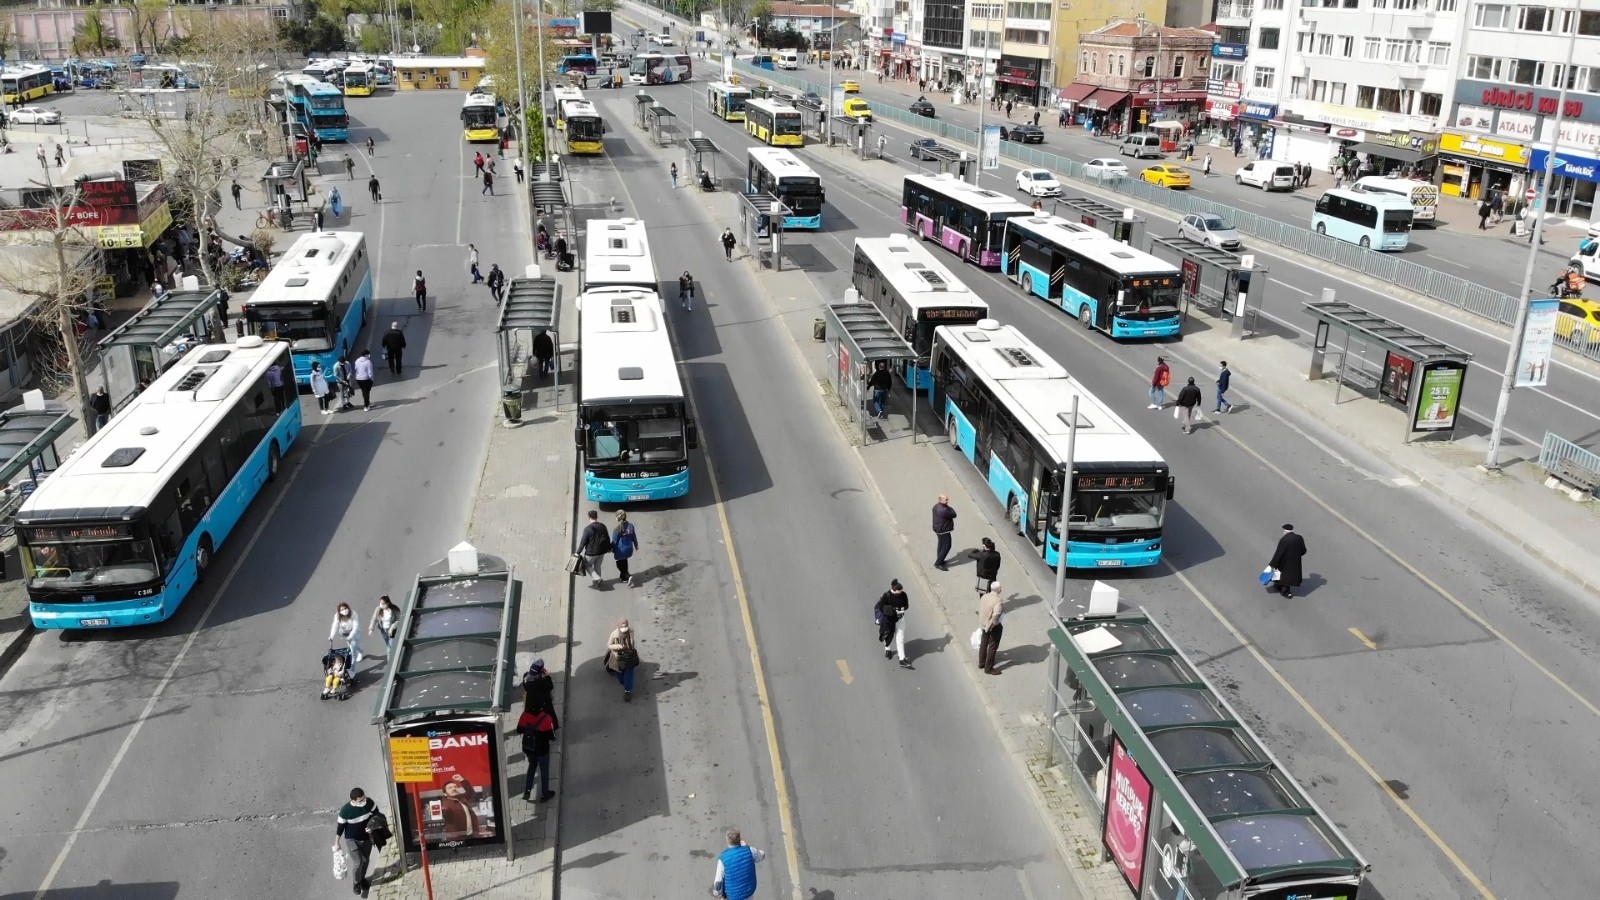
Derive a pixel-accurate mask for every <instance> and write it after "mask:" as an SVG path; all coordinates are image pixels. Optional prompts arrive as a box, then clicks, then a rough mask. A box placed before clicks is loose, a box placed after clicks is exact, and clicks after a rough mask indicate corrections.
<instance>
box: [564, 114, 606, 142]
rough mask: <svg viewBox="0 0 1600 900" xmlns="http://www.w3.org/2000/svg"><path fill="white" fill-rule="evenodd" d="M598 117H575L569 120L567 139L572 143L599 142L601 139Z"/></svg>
mask: <svg viewBox="0 0 1600 900" xmlns="http://www.w3.org/2000/svg"><path fill="white" fill-rule="evenodd" d="M601 131H602V129H601V127H600V119H599V117H598V116H575V117H569V118H568V119H567V139H568V140H572V141H598V140H600V137H601Z"/></svg>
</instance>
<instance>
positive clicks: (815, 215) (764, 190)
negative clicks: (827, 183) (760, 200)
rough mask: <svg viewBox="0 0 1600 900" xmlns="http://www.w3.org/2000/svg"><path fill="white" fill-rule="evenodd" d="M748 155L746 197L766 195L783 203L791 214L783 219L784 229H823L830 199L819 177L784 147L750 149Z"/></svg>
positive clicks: (745, 182)
mask: <svg viewBox="0 0 1600 900" xmlns="http://www.w3.org/2000/svg"><path fill="white" fill-rule="evenodd" d="M746 152H747V154H748V158H749V166H748V168H747V169H746V172H745V180H744V190H745V193H747V194H766V195H768V196H773V197H777V198H778V199H779V200H781V201H783V205H784V206H787V207H788V208H789V214H788V215H786V216H784V217H783V227H784V228H806V229H812V230H815V229H819V228H821V227H822V204H823V203H826V202H827V200H828V196H827V192H826V191H824V190H823V189H822V179H821V178H819V177H817V173H816V172H813V171H811V167H810V166H808V165H806V164H805V163H803V162H801V161H800V159H799V157H796V156H795V155H794V154H793V153H791V152H790V151H788V150H785V149H783V148H782V147H751V148H750V149H749V150H748V151H746Z"/></svg>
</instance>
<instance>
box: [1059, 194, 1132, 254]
mask: <svg viewBox="0 0 1600 900" xmlns="http://www.w3.org/2000/svg"><path fill="white" fill-rule="evenodd" d="M1051 212H1052V213H1054V214H1055V215H1058V216H1060V217H1061V218H1063V219H1069V220H1071V221H1075V222H1080V223H1082V224H1084V225H1087V226H1089V227H1090V228H1095V229H1099V230H1100V231H1104V232H1105V233H1106V234H1109V235H1111V236H1112V237H1114V238H1116V239H1117V240H1119V241H1121V242H1123V243H1124V244H1128V245H1130V246H1137V240H1138V237H1139V232H1140V230H1141V229H1142V228H1143V227H1144V219H1142V218H1140V217H1139V216H1138V215H1137V214H1136V213H1135V212H1134V209H1133V207H1131V206H1129V207H1120V206H1112V205H1111V204H1109V203H1101V202H1100V201H1099V200H1095V199H1092V198H1090V197H1062V198H1059V199H1057V200H1056V202H1055V206H1054V207H1052V209H1051Z"/></svg>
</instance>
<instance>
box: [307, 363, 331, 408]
mask: <svg viewBox="0 0 1600 900" xmlns="http://www.w3.org/2000/svg"><path fill="white" fill-rule="evenodd" d="M311 396H313V397H315V398H317V408H318V409H319V410H321V411H322V414H323V415H325V416H331V415H333V410H331V409H329V408H328V401H330V400H332V399H333V397H332V395H331V394H330V392H329V390H328V376H327V375H325V374H323V371H322V363H320V362H313V363H312V364H311Z"/></svg>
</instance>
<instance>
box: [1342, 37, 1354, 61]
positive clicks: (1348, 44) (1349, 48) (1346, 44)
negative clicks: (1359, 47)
mask: <svg viewBox="0 0 1600 900" xmlns="http://www.w3.org/2000/svg"><path fill="white" fill-rule="evenodd" d="M1339 55H1340V56H1341V57H1343V58H1345V59H1353V58H1354V57H1355V55H1356V39H1355V36H1354V35H1349V34H1344V35H1340V36H1339Z"/></svg>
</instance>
